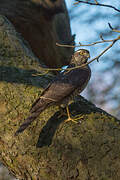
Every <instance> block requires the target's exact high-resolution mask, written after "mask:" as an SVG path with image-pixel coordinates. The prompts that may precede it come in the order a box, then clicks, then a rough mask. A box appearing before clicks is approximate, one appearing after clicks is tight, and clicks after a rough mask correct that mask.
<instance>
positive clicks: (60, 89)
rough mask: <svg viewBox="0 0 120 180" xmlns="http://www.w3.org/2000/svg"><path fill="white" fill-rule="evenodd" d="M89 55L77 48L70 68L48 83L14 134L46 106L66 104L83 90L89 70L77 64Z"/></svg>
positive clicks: (80, 63)
mask: <svg viewBox="0 0 120 180" xmlns="http://www.w3.org/2000/svg"><path fill="white" fill-rule="evenodd" d="M89 57H90V54H89V51H88V50H85V49H79V50H78V51H76V52H75V53H74V55H73V56H72V58H71V62H70V64H69V66H68V68H72V70H70V69H69V70H68V69H66V70H65V71H64V72H62V73H60V74H59V75H58V76H57V77H56V78H55V79H54V80H53V81H52V82H51V83H50V84H49V85H48V87H47V88H46V89H45V90H44V91H43V93H42V94H41V96H40V97H39V98H38V99H37V100H36V101H35V102H34V103H33V105H32V107H31V110H30V115H29V116H28V118H26V119H25V121H24V123H23V124H22V125H21V126H20V128H19V129H18V130H17V131H16V133H15V135H17V134H18V133H20V132H22V131H24V130H25V129H26V128H27V127H28V126H29V125H30V124H31V123H32V122H33V121H34V120H35V119H36V118H37V117H38V116H39V115H40V113H41V112H42V111H44V110H45V109H46V108H47V107H49V106H51V105H65V106H67V105H68V103H69V101H70V100H71V99H73V97H74V96H76V95H78V94H80V93H81V92H82V91H83V90H84V88H85V87H86V85H87V83H88V81H89V79H90V76H91V70H90V68H89V66H88V65H85V66H82V67H79V66H81V65H83V64H85V63H86V62H87V60H88V58H89ZM67 112H68V110H67ZM69 118H70V117H69Z"/></svg>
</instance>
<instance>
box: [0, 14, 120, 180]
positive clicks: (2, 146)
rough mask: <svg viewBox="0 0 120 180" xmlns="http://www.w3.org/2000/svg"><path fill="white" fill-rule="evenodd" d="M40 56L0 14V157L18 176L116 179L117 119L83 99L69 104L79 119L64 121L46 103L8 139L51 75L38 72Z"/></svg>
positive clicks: (119, 173)
mask: <svg viewBox="0 0 120 180" xmlns="http://www.w3.org/2000/svg"><path fill="white" fill-rule="evenodd" d="M51 50H52V49H51ZM41 51H42V49H41ZM56 57H57V56H56ZM40 60H41V58H40V59H39V60H38V59H37V58H36V57H35V56H34V55H33V53H32V51H31V50H30V48H29V47H27V44H26V42H25V41H24V40H23V39H22V38H21V37H20V35H19V34H18V33H17V32H16V31H15V29H14V27H13V26H12V25H11V24H10V22H9V21H8V20H7V19H6V18H5V17H2V16H0V159H1V161H2V162H3V163H4V165H5V166H6V167H7V168H8V169H9V170H10V171H11V172H12V173H13V174H14V175H15V176H16V177H17V178H19V179H26V180H28V179H33V180H71V179H72V180H87V179H92V180H97V179H98V180H99V179H101V180H103V179H109V180H110V179H111V180H112V179H116V180H117V179H118V180H119V179H120V141H119V139H120V126H119V122H118V121H117V119H115V118H114V117H112V116H111V115H109V114H107V113H106V112H104V111H103V110H101V109H99V108H97V107H96V106H94V105H93V104H91V103H90V102H88V101H87V100H85V99H84V98H83V97H77V98H76V99H77V101H76V102H75V103H73V104H71V106H70V111H71V113H72V114H73V115H79V116H80V117H81V119H80V120H81V123H80V122H79V121H78V123H72V122H69V123H64V119H65V118H66V117H62V118H59V115H60V112H59V109H58V107H57V106H55V107H50V108H48V109H46V110H45V111H44V112H43V113H42V114H41V115H40V117H39V118H38V120H37V121H35V122H34V123H32V125H31V126H30V127H29V128H28V129H26V130H25V131H24V132H23V133H22V134H20V135H19V136H18V137H14V133H15V131H16V130H17V129H18V127H19V125H20V124H21V123H22V122H23V121H24V118H25V117H27V115H28V111H29V109H30V106H31V104H32V103H33V101H34V100H35V99H36V98H37V97H38V96H39V95H40V94H41V92H42V90H43V88H44V87H45V86H46V85H47V84H48V83H49V82H50V81H51V79H52V78H53V76H51V74H50V73H49V74H44V73H45V71H44V69H43V68H42V65H41V66H40V64H42V62H41V61H40ZM38 72H39V73H41V75H39V76H38V75H37V73H38ZM35 75H36V76H35Z"/></svg>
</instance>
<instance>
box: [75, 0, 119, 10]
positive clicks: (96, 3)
mask: <svg viewBox="0 0 120 180" xmlns="http://www.w3.org/2000/svg"><path fill="white" fill-rule="evenodd" d="M79 3H84V4H89V5H93V6H103V7H108V8H111V9H114V10H115V11H117V12H120V9H117V8H116V7H114V6H112V5H108V4H101V3H98V1H96V0H95V3H92V2H88V1H80V0H76V2H75V3H74V5H77V4H79Z"/></svg>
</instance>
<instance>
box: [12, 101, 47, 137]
mask: <svg viewBox="0 0 120 180" xmlns="http://www.w3.org/2000/svg"><path fill="white" fill-rule="evenodd" d="M47 106H48V104H46V103H39V104H38V105H37V104H36V105H35V108H34V107H33V108H34V110H33V109H31V110H30V113H31V114H30V116H29V117H28V118H26V119H25V121H24V123H23V124H21V126H20V127H19V129H18V130H17V131H16V132H15V136H17V135H18V134H19V133H21V132H23V131H24V130H25V129H26V128H27V127H28V126H29V125H30V124H31V123H32V122H33V121H34V120H35V119H36V118H37V117H38V116H39V115H40V113H41V112H42V111H43V110H45V109H46V107H47Z"/></svg>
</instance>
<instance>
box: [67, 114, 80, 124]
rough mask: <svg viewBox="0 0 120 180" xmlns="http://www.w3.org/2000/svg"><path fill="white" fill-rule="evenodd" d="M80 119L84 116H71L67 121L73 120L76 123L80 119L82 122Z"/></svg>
mask: <svg viewBox="0 0 120 180" xmlns="http://www.w3.org/2000/svg"><path fill="white" fill-rule="evenodd" d="M80 119H83V116H80V115H77V116H76V117H75V118H72V117H70V116H69V117H68V119H66V120H65V123H66V122H69V121H72V122H74V123H78V120H79V122H81V120H80Z"/></svg>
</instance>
